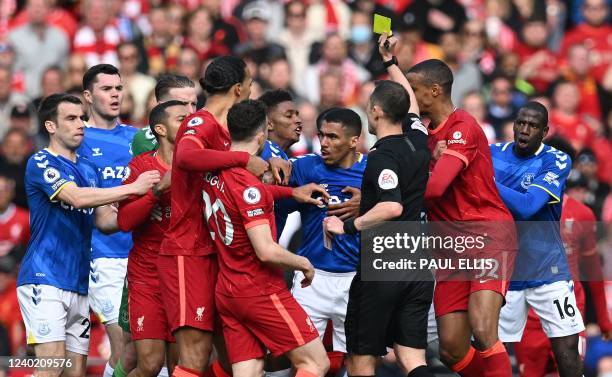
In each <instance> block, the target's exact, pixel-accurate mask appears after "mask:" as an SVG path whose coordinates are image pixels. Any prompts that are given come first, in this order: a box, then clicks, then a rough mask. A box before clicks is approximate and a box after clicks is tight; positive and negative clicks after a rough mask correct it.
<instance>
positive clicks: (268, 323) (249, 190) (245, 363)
mask: <svg viewBox="0 0 612 377" xmlns="http://www.w3.org/2000/svg"><path fill="white" fill-rule="evenodd" d="M227 119H228V128H229V132H230V134H231V137H232V146H231V150H233V151H243V152H246V153H249V154H251V155H256V154H259V153H260V152H261V150H262V148H263V146H264V143H265V142H266V139H267V127H266V110H265V105H264V104H263V103H262V102H260V101H252V100H249V101H244V102H241V103H238V104H236V105H234V106H233V107H232V108H231V109H230V111H229V113H228V116H227ZM205 181H206V183H205V184H204V193H203V195H204V201H205V203H206V219H207V221H208V224H209V228H210V229H211V230H214V232H215V234H214V236H213V238H214V241H215V244H216V246H217V248H218V252H219V268H220V274H219V281H218V283H217V288H216V295H215V297H216V303H217V308H218V310H219V314H220V316H221V319H222V322H223V334H224V337H225V341H226V344H227V350H228V356H229V359H230V362H231V363H232V372H233V374H234V376H240V377H250V376H253V377H255V376H261V375H262V373H263V366H264V359H263V358H264V356H265V355H266V348H267V349H269V350H270V351H271V352H272V354H273V355H274V356H279V355H281V354H286V355H287V357H288V358H289V360H291V362H292V364H293V366H294V368H295V369H296V370H297V374H296V376H298V377H312V376H318V377H322V376H324V375H325V372H326V371H327V369H328V368H329V360H328V359H327V355H326V353H325V348H324V347H323V343H322V342H321V340H320V338H319V334H318V332H317V329H316V327H315V326H314V325H313V323H312V322H311V320H310V318H309V317H308V315H307V314H306V312H305V311H304V309H302V307H301V306H300V305H299V304H298V303H297V301H296V300H295V299H294V298H293V296H292V295H291V293H290V292H289V290H288V289H287V286H286V284H285V281H284V278H283V272H282V270H281V268H282V269H289V270H294V269H295V270H299V271H301V272H303V273H304V276H305V278H304V280H303V281H302V286H304V287H305V286H308V285H310V283H311V281H312V279H313V277H314V268H313V266H312V264H311V263H310V262H309V261H308V259H307V258H304V257H301V256H298V255H295V254H292V253H290V252H289V251H287V250H285V249H283V248H282V247H281V246H280V245H278V244H277V243H276V225H275V219H274V198H275V194H274V193H273V192H272V191H270V190H269V188H270V186H269V185H265V184H263V183H262V182H261V181H260V180H259V178H258V177H256V176H255V175H253V174H251V173H250V172H248V171H247V170H246V169H244V168H239V167H236V168H230V169H226V170H222V171H220V172H210V173H207V175H206V178H205ZM308 187H310V190H312V188H313V187H314V188H317V187H318V186H316V185H314V184H311V185H309V186H303V187H302V188H299V189H296V190H301V189H304V188H306V189H308ZM317 191H318V192H321V193H322V191H323V190H322V189H321V188H318V190H317ZM305 198H307V200H308V201H310V202H312V203H313V204H316V203H317V201H316V200H314V199H310V195H307V196H305Z"/></svg>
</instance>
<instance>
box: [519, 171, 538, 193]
mask: <svg viewBox="0 0 612 377" xmlns="http://www.w3.org/2000/svg"><path fill="white" fill-rule="evenodd" d="M534 178H535V174H533V173H525V174H523V179H521V187H522V188H524V189H525V190H527V188H528V187H529V186H531V184H532V183H533V179H534Z"/></svg>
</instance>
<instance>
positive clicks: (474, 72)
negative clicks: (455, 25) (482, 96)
mask: <svg viewBox="0 0 612 377" xmlns="http://www.w3.org/2000/svg"><path fill="white" fill-rule="evenodd" d="M440 48H441V49H442V60H443V61H444V62H445V63H446V64H447V65H448V66H449V67H450V69H451V71H452V72H453V88H452V93H451V99H452V101H453V103H455V104H459V103H461V100H462V99H463V96H464V95H465V94H466V93H468V92H473V91H475V90H479V89H480V88H481V87H482V75H481V74H480V71H479V70H478V67H477V66H476V64H474V63H473V62H471V61H464V62H461V60H460V54H461V48H462V45H461V40H460V39H459V34H457V33H454V32H451V31H449V32H446V33H443V34H442V36H441V37H440Z"/></svg>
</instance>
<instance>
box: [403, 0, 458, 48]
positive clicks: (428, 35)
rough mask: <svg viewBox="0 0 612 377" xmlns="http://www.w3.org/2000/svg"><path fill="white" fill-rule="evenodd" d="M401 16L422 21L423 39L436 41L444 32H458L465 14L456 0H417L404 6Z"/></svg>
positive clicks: (408, 19)
mask: <svg viewBox="0 0 612 377" xmlns="http://www.w3.org/2000/svg"><path fill="white" fill-rule="evenodd" d="M402 18H404V20H407V21H411V20H417V22H420V23H423V29H422V30H423V38H424V39H425V41H427V42H429V43H437V42H438V40H440V37H441V36H442V34H443V33H444V32H447V31H453V32H455V33H458V32H460V31H461V28H462V27H463V24H464V23H465V20H466V15H465V9H464V8H463V6H461V4H459V2H458V1H456V0H419V1H413V2H412V4H410V6H408V8H406V11H405V12H404V14H403V15H402Z"/></svg>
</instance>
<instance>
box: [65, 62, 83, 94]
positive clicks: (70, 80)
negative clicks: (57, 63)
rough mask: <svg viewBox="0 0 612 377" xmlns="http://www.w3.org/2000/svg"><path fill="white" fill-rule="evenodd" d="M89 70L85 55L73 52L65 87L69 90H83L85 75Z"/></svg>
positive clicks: (67, 68)
mask: <svg viewBox="0 0 612 377" xmlns="http://www.w3.org/2000/svg"><path fill="white" fill-rule="evenodd" d="M85 71H87V62H86V61H85V56H83V55H81V54H72V55H70V57H69V58H68V66H67V67H66V72H67V75H66V82H65V83H64V88H65V89H66V90H67V91H72V90H77V91H82V90H83V75H84V74H85Z"/></svg>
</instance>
